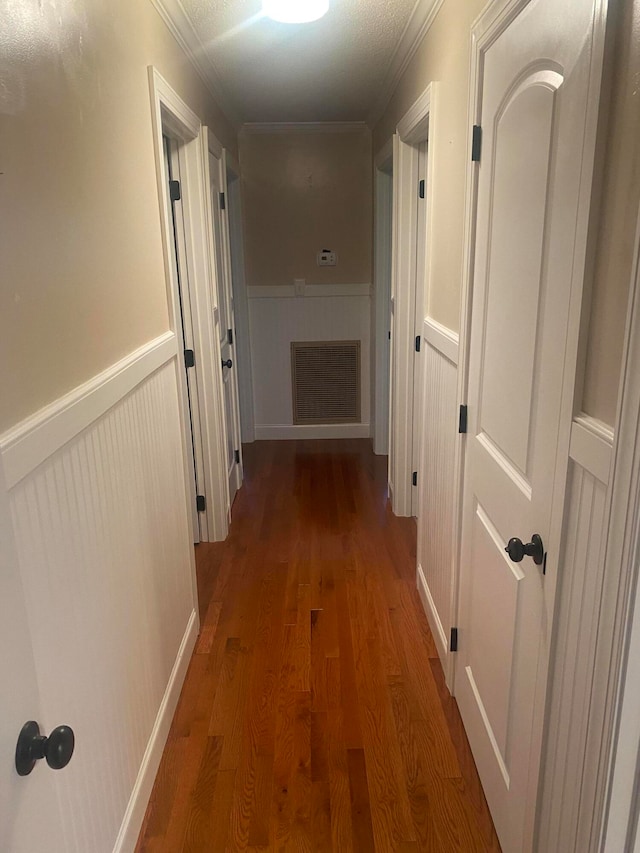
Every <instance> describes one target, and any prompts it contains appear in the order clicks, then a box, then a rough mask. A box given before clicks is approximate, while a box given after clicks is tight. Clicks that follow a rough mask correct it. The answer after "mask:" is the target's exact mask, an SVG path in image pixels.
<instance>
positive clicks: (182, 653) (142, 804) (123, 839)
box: [113, 609, 198, 853]
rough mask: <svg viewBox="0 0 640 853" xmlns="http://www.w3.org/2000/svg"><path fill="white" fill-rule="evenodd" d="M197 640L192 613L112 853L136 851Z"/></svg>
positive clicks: (194, 612)
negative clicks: (134, 849)
mask: <svg viewBox="0 0 640 853" xmlns="http://www.w3.org/2000/svg"><path fill="white" fill-rule="evenodd" d="M197 638H198V615H197V613H196V611H195V609H194V610H192V611H191V615H190V616H189V621H188V622H187V627H186V629H185V632H184V635H183V637H182V641H181V643H180V648H179V649H178V654H177V655H176V659H175V662H174V664H173V669H172V670H171V675H170V676H169V681H168V683H167V688H166V690H165V692H164V696H163V697H162V702H161V703H160V707H159V709H158V714H157V716H156V720H155V723H154V724H153V729H152V730H151V734H150V736H149V740H148V742H147V748H146V749H145V752H144V756H143V758H142V762H141V764H140V769H139V771H138V775H137V777H136V781H135V784H134V786H133V790H132V792H131V797H130V798H129V803H128V804H127V809H126V811H125V813H124V817H123V819H122V824H121V825H120V832H119V833H118V837H117V839H116V842H115V844H114V847H113V853H124V851H127V850H133V848H134V847H135V845H136V842H137V840H138V834H139V832H140V827H141V826H142V821H143V820H144V816H145V812H146V810H147V805H148V802H149V798H150V796H151V791H152V789H153V784H154V782H155V778H156V774H157V772H158V767H159V766H160V761H161V759H162V753H163V751H164V747H165V743H166V740H167V736H168V734H169V729H170V728H171V722H172V720H173V714H174V712H175V709H176V706H177V704H178V699H179V698H180V691H181V690H182V685H183V682H184V680H185V677H186V674H187V667H188V666H189V662H190V660H191V654H192V652H193V649H194V648H195V644H196V640H197Z"/></svg>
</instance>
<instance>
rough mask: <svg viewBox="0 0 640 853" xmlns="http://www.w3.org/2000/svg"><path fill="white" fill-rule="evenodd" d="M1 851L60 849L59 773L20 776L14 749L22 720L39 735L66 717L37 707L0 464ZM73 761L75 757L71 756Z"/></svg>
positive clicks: (41, 767)
mask: <svg viewBox="0 0 640 853" xmlns="http://www.w3.org/2000/svg"><path fill="white" fill-rule="evenodd" d="M0 543H1V545H0V685H2V704H1V708H0V850H3V851H7V853H9V851H10V853H39V851H47V853H64V851H65V850H68V849H69V846H68V845H67V844H66V842H65V838H64V834H63V829H62V820H61V814H60V811H59V806H58V795H59V792H58V787H57V786H58V784H59V781H60V779H59V777H58V776H57V774H58V773H64V772H65V771H64V770H60V771H58V770H51V769H50V768H49V767H47V765H46V762H45V761H39V762H38V763H37V764H36V766H35V768H34V769H33V771H32V772H31V774H30V775H28V776H18V774H17V772H16V769H15V752H16V743H17V740H18V735H19V733H20V730H21V729H22V726H23V725H24V723H26V722H27V721H29V720H35V721H36V722H37V723H39V725H40V728H41V731H42V733H43V734H46V735H48V734H49V730H48V727H50V728H54V727H55V726H56V725H59V724H62V723H64V722H69V721H65V720H55V721H52V720H47V719H45V718H44V717H43V715H42V713H41V709H40V699H39V695H38V686H37V680H36V670H35V664H34V659H33V651H32V648H31V638H30V633H29V628H28V624H27V610H26V606H25V602H24V597H23V593H22V583H21V580H20V574H19V568H18V562H17V556H16V552H15V545H14V539H13V529H12V525H11V519H10V516H9V507H8V500H7V493H6V489H5V483H4V477H3V473H2V469H1V467H0ZM72 760H73V759H72Z"/></svg>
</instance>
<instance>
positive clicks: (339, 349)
mask: <svg viewBox="0 0 640 853" xmlns="http://www.w3.org/2000/svg"><path fill="white" fill-rule="evenodd" d="M291 380H292V392H293V393H292V396H293V422H294V424H347V423H360V341H292V342H291Z"/></svg>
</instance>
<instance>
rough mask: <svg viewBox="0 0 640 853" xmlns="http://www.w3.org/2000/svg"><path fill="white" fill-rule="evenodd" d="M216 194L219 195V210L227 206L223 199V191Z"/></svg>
mask: <svg viewBox="0 0 640 853" xmlns="http://www.w3.org/2000/svg"><path fill="white" fill-rule="evenodd" d="M218 195H219V196H220V210H225V209H226V207H227V204H226V202H225V200H224V193H219V194H218Z"/></svg>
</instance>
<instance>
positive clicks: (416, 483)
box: [411, 471, 418, 486]
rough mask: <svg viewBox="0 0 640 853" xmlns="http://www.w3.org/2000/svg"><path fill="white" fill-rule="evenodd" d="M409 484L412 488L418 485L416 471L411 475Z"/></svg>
mask: <svg viewBox="0 0 640 853" xmlns="http://www.w3.org/2000/svg"><path fill="white" fill-rule="evenodd" d="M411 483H412V485H414V486H417V485H418V472H417V471H414V472H413V474H412V475H411Z"/></svg>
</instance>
